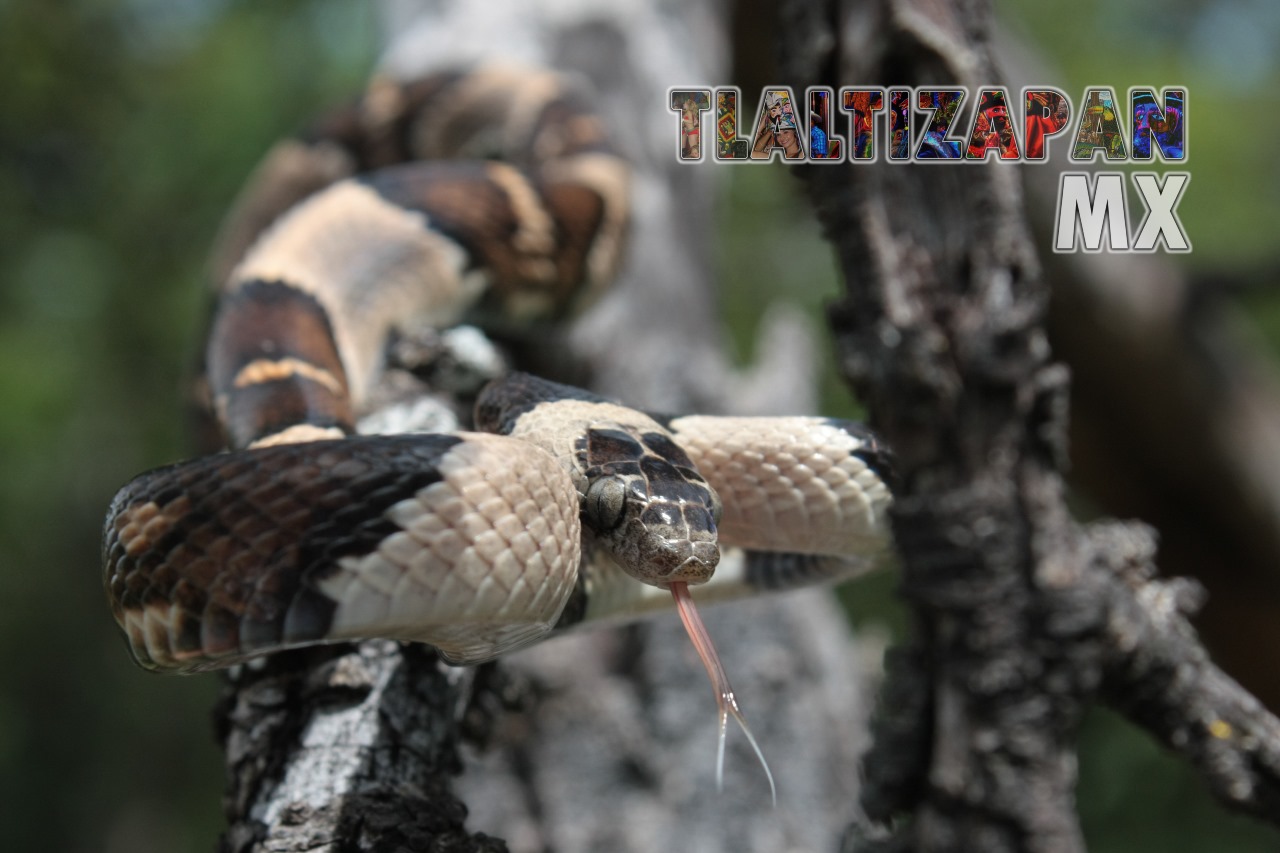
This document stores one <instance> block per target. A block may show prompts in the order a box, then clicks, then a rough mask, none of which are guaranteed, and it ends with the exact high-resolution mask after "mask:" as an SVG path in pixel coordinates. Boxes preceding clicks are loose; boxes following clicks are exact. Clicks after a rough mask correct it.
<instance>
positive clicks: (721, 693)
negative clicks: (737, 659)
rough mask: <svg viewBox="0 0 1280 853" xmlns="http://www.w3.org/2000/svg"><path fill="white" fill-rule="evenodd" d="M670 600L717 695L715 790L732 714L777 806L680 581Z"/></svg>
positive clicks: (766, 764) (757, 747) (766, 772)
mask: <svg viewBox="0 0 1280 853" xmlns="http://www.w3.org/2000/svg"><path fill="white" fill-rule="evenodd" d="M671 597H672V598H674V599H675V600H676V609H677V610H678V611H680V621H681V622H683V623H684V629H685V631H687V632H688V634H689V639H690V640H693V647H694V648H695V649H696V650H697V652H698V657H700V658H701V659H702V665H703V666H704V667H706V669H707V676H708V677H710V679H711V689H712V690H714V691H715V692H716V706H717V707H718V708H719V709H720V738H719V742H718V745H717V747H716V790H717V791H722V790H724V740H725V730H726V729H727V728H728V726H729V715H731V714H732V715H733V719H734V720H735V721H736V722H737V723H738V726H739V728H741V729H742V733H743V734H744V735H746V736H747V741H748V742H749V743H750V744H751V748H752V749H754V750H755V753H756V758H758V759H760V766H761V767H763V768H764V775H765V776H766V777H767V778H768V779H769V794H770V795H771V796H772V797H773V804H774V806H777V805H778V789H777V788H775V787H774V785H773V773H771V772H770V771H769V762H767V761H765V760H764V753H762V752H761V751H760V745H759V744H757V743H756V739H755V736H753V735H752V734H751V729H750V728H749V727H748V726H747V719H746V717H744V716H742V709H741V708H739V707H738V700H737V699H736V698H735V697H734V695H733V685H732V684H730V683H729V676H728V675H726V674H725V671H724V667H723V666H722V665H721V664H720V656H719V655H717V654H716V647H715V646H714V645H712V643H711V635H710V634H708V633H707V626H705V625H703V624H702V617H701V616H699V615H698V608H697V607H695V606H694V603H693V596H692V595H690V594H689V585H688V584H687V583H684V582H681V581H676V582H674V583H672V584H671Z"/></svg>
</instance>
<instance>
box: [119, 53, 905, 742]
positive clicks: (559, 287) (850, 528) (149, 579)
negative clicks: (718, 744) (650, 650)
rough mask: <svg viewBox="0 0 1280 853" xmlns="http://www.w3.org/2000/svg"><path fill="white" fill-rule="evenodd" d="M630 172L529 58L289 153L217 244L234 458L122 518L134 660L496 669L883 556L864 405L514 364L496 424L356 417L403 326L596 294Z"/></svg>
mask: <svg viewBox="0 0 1280 853" xmlns="http://www.w3.org/2000/svg"><path fill="white" fill-rule="evenodd" d="M628 184H629V176H628V169H627V167H626V165H625V163H624V161H623V160H622V158H621V157H620V156H619V155H618V153H617V151H616V149H615V148H614V147H613V144H612V143H611V142H610V140H609V138H608V134H607V133H606V132H605V130H604V128H603V126H602V124H601V122H600V121H599V119H597V118H596V117H595V116H594V114H593V113H592V111H591V109H590V99H589V97H587V96H585V95H584V94H582V93H581V92H580V91H579V90H578V89H575V88H574V86H573V85H572V84H571V83H568V82H566V81H565V80H564V79H563V78H561V77H559V76H557V75H554V74H551V73H549V72H541V71H529V70H527V69H504V68H494V69H485V70H479V71H466V72H456V73H444V74H437V75H434V76H432V77H429V78H426V79H423V80H418V81H415V82H411V83H403V84H402V83H395V82H390V81H386V80H379V81H377V82H376V83H375V84H373V85H372V86H371V87H370V89H369V90H368V92H367V93H366V94H365V95H364V96H363V98H362V99H361V100H360V101H359V102H358V103H356V104H355V105H353V106H351V107H349V108H347V109H345V110H343V111H340V112H338V113H336V114H334V115H333V116H332V117H330V118H329V119H328V120H327V121H325V122H323V123H322V124H321V125H319V126H318V127H317V129H316V130H315V131H313V132H312V133H311V134H309V135H307V136H304V137H302V138H300V139H297V140H292V141H289V142H286V143H282V144H281V145H279V146H277V148H276V149H275V150H274V151H273V152H272V154H270V155H269V156H268V158H267V160H266V162H265V164H264V166H263V167H261V168H260V170H259V175H258V177H257V178H256V180H255V182H254V183H253V184H251V190H250V197H251V198H250V203H249V204H247V205H242V213H241V215H240V216H239V219H238V221H236V220H233V222H232V225H231V227H230V231H229V233H230V234H231V236H230V238H229V239H228V240H227V241H224V242H226V243H228V244H229V245H231V246H232V250H231V251H232V253H233V254H234V255H235V257H236V262H235V264H234V267H232V268H231V269H230V270H229V272H227V273H226V275H225V277H224V278H223V280H222V282H221V285H220V291H219V293H218V303H217V308H216V312H215V314H214V318H213V322H212V325H211V331H210V334H209V338H208V342H207V348H206V354H205V363H206V382H207V388H208V396H209V398H210V400H211V403H212V408H213V410H214V412H215V413H216V416H217V420H218V423H219V424H220V425H221V430H222V433H223V436H224V439H225V443H226V444H227V446H228V447H229V448H230V450H229V451H227V452H222V453H216V454H213V455H208V456H204V457H200V458H197V459H194V460H190V461H186V462H181V463H178V464H176V465H171V466H168V467H165V468H160V469H157V470H154V471H150V472H147V473H145V474H142V475H140V476H139V477H137V478H135V479H134V480H133V481H132V482H130V483H128V484H127V485H126V486H124V487H123V488H122V489H121V490H120V491H119V492H118V494H117V495H116V497H115V499H114V501H113V502H112V504H111V507H110V509H109V511H108V514H107V518H106V522H105V525H104V533H103V545H102V561H103V571H104V581H105V586H106V590H107V595H108V598H109V600H110V603H111V608H112V611H113V613H114V616H115V618H116V621H117V622H118V623H119V625H120V627H121V628H122V629H123V632H124V634H125V636H126V638H127V640H128V643H129V647H130V649H131V651H132V653H133V655H134V657H135V659H136V660H137V661H138V663H140V664H141V665H142V666H143V667H145V668H147V669H150V670H155V671H161V672H192V671H198V670H204V669H210V668H216V667H222V666H227V665H229V664H232V663H235V662H238V661H242V660H244V659H246V658H249V657H252V656H255V655H259V654H263V653H266V652H270V651H274V650H278V649H283V648H288V647H293V646H300V645H307V644H314V643H323V642H332V641H339V640H351V639H359V638H371V637H386V638H394V639H399V640H409V641H419V642H424V643H429V644H430V645H432V646H434V647H436V648H437V649H438V650H439V651H440V653H441V654H442V655H443V657H444V658H445V659H447V660H448V661H450V662H454V663H477V662H480V661H484V660H488V659H490V658H492V657H495V656H497V655H500V654H502V653H504V652H506V651H508V650H511V649H514V648H517V647H520V646H522V645H525V644H527V643H530V642H533V641H535V640H537V639H539V638H542V637H544V636H546V635H547V634H549V633H550V632H552V631H553V630H554V629H561V628H566V627H571V626H573V625H575V624H579V623H584V622H590V621H596V620H601V619H609V618H627V617H632V616H635V615H639V614H642V613H643V612H645V611H647V610H649V609H651V608H653V607H655V606H658V604H659V603H660V602H666V603H668V604H669V603H670V602H671V600H672V599H671V595H672V594H674V597H675V599H676V601H677V604H680V605H681V612H682V616H686V618H687V617H689V615H690V614H691V613H692V615H693V618H694V619H696V612H694V611H692V607H691V605H688V601H687V593H688V586H690V585H693V586H699V587H702V588H703V590H705V593H706V595H705V598H707V599H712V598H715V597H717V596H721V597H727V596H732V595H741V594H750V593H752V592H755V591H757V590H761V589H766V588H778V587H785V586H790V585H795V584H798V583H804V582H814V581H820V580H826V579H830V578H834V577H839V576H842V575H845V574H849V573H852V572H854V571H857V570H859V569H860V568H863V567H865V566H866V565H867V564H868V563H870V562H874V561H875V560H876V559H877V556H878V555H879V554H880V553H881V552H882V551H883V550H884V549H885V547H886V540H887V532H886V531H887V525H886V520H885V512H886V509H887V507H888V505H889V502H890V500H891V497H890V491H889V487H888V478H889V473H888V472H889V462H890V458H889V454H888V452H887V451H886V449H885V448H884V447H883V445H881V444H880V443H878V442H877V441H876V439H875V438H874V436H872V434H871V433H870V432H868V431H867V430H866V428H864V427H862V426H860V425H858V424H856V423H852V422H846V421H838V420H832V419H825V418H816V417H783V418H732V417H712V416H685V417H656V416H652V415H649V414H646V413H643V412H640V411H637V410H635V409H631V408H628V407H626V406H623V405H620V404H618V403H616V402H613V401H611V400H608V399H605V398H603V397H599V396H597V395H595V394H592V393H589V392H586V391H582V390H579V389H575V388H570V387H568V386H564V385H559V384H556V383H552V382H549V381H546V380H543V379H539V378H536V377H534V376H530V375H527V374H520V373H513V374H510V375H508V376H505V377H502V378H499V379H497V380H495V381H494V382H492V383H491V384H489V385H488V386H487V387H486V388H485V389H484V390H483V391H482V392H481V393H480V395H479V397H478V400H477V403H476V408H475V422H474V429H475V430H476V431H474V432H456V433H450V434H400V435H357V434H355V433H356V424H357V420H358V417H359V416H360V415H361V414H363V413H364V412H365V411H366V410H367V408H368V407H369V405H370V403H369V400H370V393H371V389H372V388H374V387H375V386H376V384H377V383H378V381H379V379H380V377H381V375H382V371H383V368H384V365H385V363H386V352H387V347H388V341H389V339H390V338H391V337H392V336H394V334H395V333H396V332H397V330H400V329H402V328H403V327H404V326H405V325H406V324H407V323H408V322H410V321H413V322H421V321H427V322H430V323H432V324H435V325H438V326H441V327H447V326H450V325H452V324H456V323H458V322H459V321H461V320H463V319H470V318H473V317H479V318H482V319H487V320H490V321H495V320H496V322H498V323H499V324H514V323H519V324H526V323H532V322H536V321H539V320H546V319H558V318H564V317H567V316H570V315H572V314H573V313H574V312H575V311H578V310H580V309H581V308H582V307H583V306H585V305H587V304H589V303H590V302H591V301H592V299H594V298H595V296H596V295H598V294H599V293H600V292H601V290H602V289H603V288H605V287H606V286H607V284H608V282H609V280H610V279H611V278H612V276H613V274H614V271H615V269H616V267H617V266H618V263H619V256H620V252H621V250H622V245H623V242H624V234H625V230H626V225H627V220H628V215H629V214H628V198H629V187H628ZM243 209H247V210H248V213H244V212H243ZM237 229H238V231H237ZM722 549H723V559H722ZM718 564H721V565H720V567H719V568H720V570H719V571H716V569H717V565H718ZM703 590H700V593H701V592H702V591H703ZM699 597H700V598H702V597H704V596H702V595H701V594H700V596H699ZM682 601H683V603H682ZM686 605H688V606H686ZM686 625H687V626H689V623H688V622H686ZM689 627H690V632H691V635H692V636H694V639H695V643H699V642H700V641H705V639H706V638H705V634H699V631H700V626H698V625H696V624H695V625H692V626H689ZM708 647H709V642H708ZM699 650H700V652H701V651H703V649H702V647H701V646H699ZM712 656H713V657H714V653H712ZM703 657H704V663H707V665H708V668H709V671H710V670H711V668H712V665H711V663H708V662H707V657H706V655H705V654H704V656H703ZM714 678H715V674H714V673H713V679H714ZM726 691H727V681H725V682H724V685H723V687H722V688H721V692H722V694H723V693H724V692H726ZM722 698H723V697H722ZM729 701H732V697H731V694H730V697H729ZM723 713H724V707H723V703H722V727H723Z"/></svg>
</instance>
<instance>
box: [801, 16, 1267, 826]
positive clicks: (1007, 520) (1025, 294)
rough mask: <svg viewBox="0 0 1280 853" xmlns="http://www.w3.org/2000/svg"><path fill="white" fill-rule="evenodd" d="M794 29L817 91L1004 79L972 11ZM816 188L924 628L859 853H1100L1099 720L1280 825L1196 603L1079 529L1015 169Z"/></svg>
mask: <svg viewBox="0 0 1280 853" xmlns="http://www.w3.org/2000/svg"><path fill="white" fill-rule="evenodd" d="M784 20H785V22H786V25H785V27H784V30H783V33H784V39H785V44H784V54H783V55H784V57H786V62H785V67H784V70H785V72H786V77H787V79H789V80H792V81H794V82H795V83H796V84H797V86H798V85H803V84H816V83H821V84H825V85H839V84H840V83H841V82H847V81H857V80H864V81H879V80H891V81H893V82H895V83H900V84H913V83H919V84H926V83H927V84H938V85H946V84H949V83H958V84H962V85H966V86H969V87H970V88H971V90H972V89H974V88H977V87H979V86H982V85H986V84H990V83H992V82H994V81H997V80H998V79H999V78H998V76H997V74H996V73H995V71H994V68H993V66H992V62H991V59H990V56H989V54H988V51H987V46H986V40H987V33H988V26H989V7H988V4H986V3H983V2H977V1H976V0H955V2H945V3H944V2H925V0H884V1H883V2H877V3H869V4H857V5H853V4H841V3H838V2H828V3H803V2H794V3H790V4H788V5H787V6H786V7H785V14H784ZM833 33H834V34H835V38H834V39H833V37H832V35H833ZM802 174H803V177H804V178H805V179H806V180H807V181H808V185H809V189H810V192H811V195H812V197H813V200H814V202H815V205H816V207H817V209H818V212H819V216H820V218H821V220H822V222H823V224H824V226H825V228H826V230H827V232H828V234H829V235H830V236H831V237H832V238H833V240H834V241H835V243H836V247H837V251H838V254H839V258H840V263H841V267H842V269H843V272H844V276H845V280H846V285H847V292H846V294H845V297H844V298H843V299H842V300H841V301H840V302H838V303H837V304H835V305H834V306H833V308H832V311H831V320H832V325H833V327H834V328H835V329H836V332H837V334H838V346H839V347H840V354H841V362H842V369H843V371H844V373H845V375H846V377H847V378H848V380H849V381H850V383H851V384H852V385H853V387H854V388H855V389H856V390H857V392H858V393H859V395H860V397H861V398H862V399H863V400H865V401H866V402H867V403H868V405H869V407H870V411H871V414H872V423H873V426H875V427H876V428H877V429H878V430H879V431H880V433H881V434H882V435H883V436H884V437H885V438H886V439H887V440H888V443H889V444H890V445H891V446H892V447H894V448H895V450H896V452H897V454H898V457H899V461H900V469H901V470H900V473H901V474H902V486H901V489H900V491H899V494H898V500H897V504H896V507H895V510H894V513H893V526H894V533H895V537H896V540H897V544H898V547H899V551H900V553H901V556H902V561H903V587H902V589H903V594H904V596H905V597H906V599H907V600H908V602H909V604H910V605H911V607H912V609H913V611H914V613H915V615H916V634H915V637H914V638H913V640H912V641H911V643H910V644H909V645H908V647H907V648H906V649H905V650H903V651H901V652H899V653H897V654H896V655H895V657H894V665H893V666H892V667H891V669H890V681H889V684H888V685H887V687H886V695H885V699H884V704H883V706H882V709H881V714H880V717H881V721H880V722H879V723H878V725H877V728H876V737H875V743H874V745H873V749H872V751H871V753H870V754H869V756H868V757H867V759H866V762H865V768H866V773H867V787H866V789H865V791H864V796H863V805H864V807H865V809H866V811H867V815H868V818H869V819H870V821H871V823H870V824H862V825H860V826H858V827H856V828H855V829H854V831H853V832H851V835H850V837H849V839H848V842H847V849H854V848H855V847H856V848H857V849H872V850H899V849H911V850H921V851H923V850H928V851H935V850H975V849H980V850H984V851H1006V850H1007V851H1079V850H1083V848H1084V845H1083V840H1082V837H1081V834H1080V829H1079V826H1078V821H1077V818H1076V815H1075V810H1074V802H1073V788H1074V784H1075V756H1074V741H1075V735H1076V732H1077V729H1078V727H1079V723H1080V719H1081V715H1082V713H1083V711H1084V709H1085V708H1086V707H1087V705H1088V703H1089V702H1090V701H1092V700H1094V699H1095V698H1102V699H1103V700H1104V701H1108V702H1109V703H1111V704H1113V705H1115V706H1116V707H1117V708H1119V709H1120V710H1122V711H1124V712H1127V713H1129V714H1130V715H1131V718H1132V719H1134V720H1135V721H1136V722H1138V723H1139V724H1144V725H1147V726H1148V727H1150V728H1152V730H1153V731H1155V732H1156V733H1157V734H1158V735H1159V736H1161V737H1162V738H1163V739H1164V740H1165V741H1166V742H1167V743H1169V744H1170V745H1171V746H1173V747H1174V748H1175V749H1178V750H1179V751H1181V752H1183V753H1184V754H1186V755H1188V757H1190V758H1191V759H1192V760H1193V761H1196V762H1197V763H1198V765H1199V766H1200V767H1201V769H1202V770H1203V771H1204V772H1205V773H1206V775H1207V776H1208V777H1209V778H1210V780H1211V783H1212V784H1214V786H1215V790H1217V791H1218V792H1219V794H1220V795H1224V794H1225V797H1226V799H1227V800H1228V801H1229V802H1232V803H1234V804H1237V805H1239V806H1242V807H1245V808H1248V809H1249V810H1251V811H1253V812H1254V813H1255V814H1259V815H1264V816H1266V817H1267V818H1268V819H1271V820H1276V819H1277V815H1278V814H1280V812H1277V811H1276V809H1275V808H1274V803H1275V792H1276V790H1277V787H1276V786H1277V777H1276V773H1275V771H1276V761H1275V756H1276V750H1277V744H1280V741H1277V740H1276V734H1277V728H1276V725H1277V724H1276V721H1275V719H1274V718H1272V717H1270V716H1269V715H1268V714H1267V713H1266V712H1265V711H1264V710H1263V709H1262V708H1261V706H1260V705H1259V704H1258V703H1257V702H1256V700H1252V699H1251V698H1250V697H1248V696H1247V694H1245V693H1244V692H1243V691H1242V690H1240V688H1239V687H1237V686H1236V685H1234V683H1232V682H1231V681H1230V680H1229V679H1228V678H1227V677H1226V676H1225V675H1223V674H1222V673H1221V672H1219V671H1218V670H1217V669H1216V668H1214V667H1213V665H1212V664H1211V663H1209V661H1208V659H1207V655H1206V654H1205V652H1204V651H1203V649H1202V648H1201V647H1200V645H1199V643H1198V641H1196V640H1195V638H1194V634H1193V632H1192V631H1191V629H1190V627H1189V626H1188V624H1187V623H1186V621H1185V618H1184V617H1183V613H1184V612H1185V610H1186V609H1188V607H1189V605H1190V604H1191V603H1193V602H1192V601H1191V600H1189V599H1194V597H1195V596H1194V595H1192V594H1191V593H1190V592H1189V589H1190V588H1189V587H1187V586H1186V585H1185V584H1180V583H1160V582H1157V581H1154V580H1152V578H1153V577H1154V567H1153V566H1152V565H1151V562H1150V558H1151V555H1152V554H1153V553H1154V539H1153V537H1152V535H1151V532H1150V531H1149V530H1148V529H1147V528H1145V527H1143V526H1141V525H1127V526H1123V527H1118V526H1110V525H1102V526H1095V527H1092V528H1081V527H1079V526H1077V525H1076V524H1074V523H1073V522H1072V520H1071V519H1070V517H1069V516H1068V514H1067V512H1066V510H1065V505H1064V502H1063V494H1062V493H1063V484H1062V481H1061V478H1060V476H1059V474H1058V469H1059V467H1060V466H1061V465H1062V463H1063V461H1064V459H1065V455H1066V454H1065V447H1066V434H1065V428H1066V412H1067V401H1066V392H1067V378H1066V372H1065V370H1063V369H1062V368H1061V367H1060V366H1057V365H1055V364H1054V363H1053V362H1052V361H1051V360H1050V354H1049V347H1048V343H1047V337H1046V335H1045V332H1044V317H1045V312H1046V308H1047V304H1048V295H1049V294H1048V288H1047V285H1046V282H1045V279H1044V276H1043V274H1042V271H1041V270H1040V267H1039V263H1038V261H1037V260H1036V257H1035V252H1034V249H1033V247H1032V243H1031V237H1030V233H1029V230H1028V227H1027V224H1026V217H1025V213H1024V211H1023V209H1022V189H1021V186H1020V184H1019V182H1018V180H1017V173H1016V172H1015V171H1014V170H1013V169H1011V168H1008V167H1005V166H1003V165H1001V164H991V165H988V166H984V167H981V168H951V169H943V168H929V167H924V166H914V165H912V166H903V165H897V164H894V165H888V164H885V163H883V162H880V163H876V164H865V163H859V164H856V165H846V166H841V167H823V168H819V167H808V168H807V169H804V170H802ZM1122 542H1123V544H1124V546H1125V547H1124V548H1119V547H1118V546H1119V544H1121V543H1122ZM1126 567H1127V569H1128V570H1127V571H1125V572H1120V571H1119V570H1120V569H1121V568H1126ZM900 817H909V820H902V821H897V819H898V818H900ZM895 821H897V822H896V823H894V822H895ZM891 827H892V828H891ZM862 844H865V845H866V846H865V847H862V846H859V845H862Z"/></svg>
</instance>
